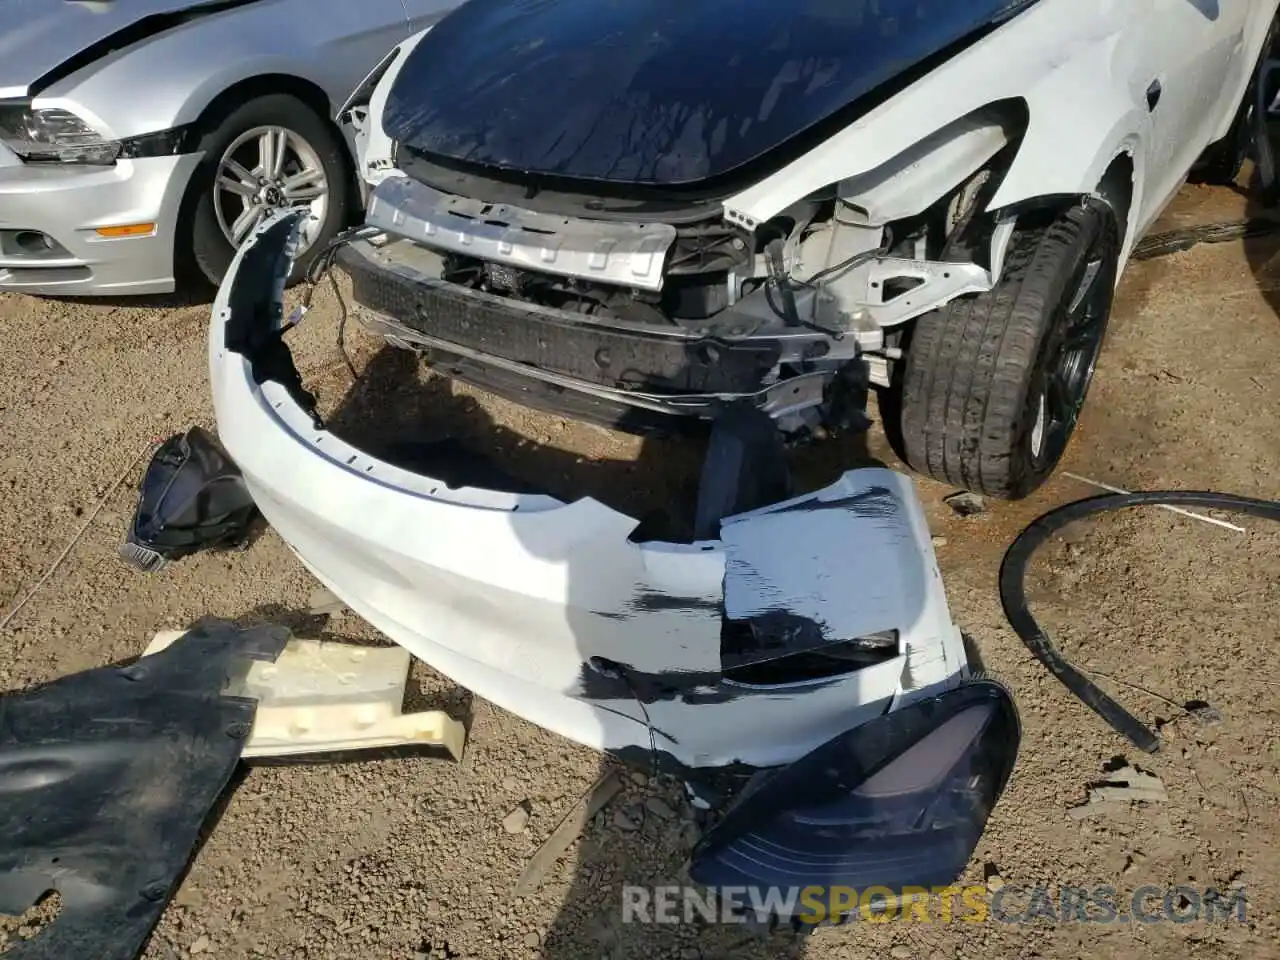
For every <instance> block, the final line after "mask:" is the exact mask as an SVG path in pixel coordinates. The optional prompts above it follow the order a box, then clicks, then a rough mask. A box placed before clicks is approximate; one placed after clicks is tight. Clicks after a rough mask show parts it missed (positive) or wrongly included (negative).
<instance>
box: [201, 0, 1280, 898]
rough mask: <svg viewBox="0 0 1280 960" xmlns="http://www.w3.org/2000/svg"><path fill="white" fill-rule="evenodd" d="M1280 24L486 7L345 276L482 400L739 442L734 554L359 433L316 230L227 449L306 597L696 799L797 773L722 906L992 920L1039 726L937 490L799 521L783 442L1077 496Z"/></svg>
mask: <svg viewBox="0 0 1280 960" xmlns="http://www.w3.org/2000/svg"><path fill="white" fill-rule="evenodd" d="M1275 10H1276V3H1275V2H1274V0H1266V2H1251V3H1245V2H1240V3H1233V4H1229V3H1220V2H1219V0H1138V2H1132V3H1130V2H1120V0H1038V2H1035V0H1024V2H1010V0H964V2H960V3H957V2H955V0H946V2H943V0H917V2H912V3H909V4H908V3H899V2H896V0H880V2H878V3H863V2H852V0H839V2H837V0H801V2H799V3H795V4H790V5H787V4H779V3H776V2H769V3H764V2H759V0H734V2H733V3H728V2H709V0H707V2H696V3H689V2H683V3H670V2H662V0H643V2H641V0H633V2H629V3H607V4H601V3H599V2H596V0H469V2H468V3H467V4H465V5H464V6H462V7H461V8H460V9H459V10H458V11H456V12H454V13H452V14H450V15H449V16H447V17H446V18H444V19H443V20H442V21H441V22H440V23H439V24H438V25H437V26H436V27H435V28H433V29H432V30H431V31H429V32H426V33H423V34H419V35H417V36H415V37H414V38H412V39H411V40H409V41H407V42H406V43H404V44H402V45H401V46H399V47H397V48H396V49H395V50H393V51H392V52H391V54H390V55H389V56H388V57H387V58H386V59H385V60H384V61H383V63H382V64H381V65H380V66H379V68H378V69H377V70H375V71H374V73H373V74H372V75H371V76H370V77H369V78H368V79H367V80H366V81H365V83H364V84H362V85H361V87H360V88H359V89H357V90H356V91H355V93H354V94H353V96H352V98H351V99H350V101H349V102H348V103H347V104H346V106H345V107H344V110H343V115H344V118H345V119H346V120H347V121H348V122H350V123H351V124H352V125H353V127H354V128H355V131H356V135H357V142H358V144H359V148H360V157H361V170H362V175H363V176H365V177H366V179H367V180H368V181H369V183H370V185H371V186H372V188H373V189H372V194H371V202H370V205H369V208H368V223H367V224H366V226H365V227H364V228H361V229H359V230H357V231H353V232H350V233H347V234H345V235H343V236H341V237H339V238H338V239H337V240H336V241H334V242H333V243H332V244H330V245H329V247H327V248H326V250H325V251H324V253H323V254H322V255H321V256H320V258H319V259H318V260H317V261H316V263H317V265H318V267H317V271H323V270H324V269H326V268H327V267H328V266H330V265H331V264H333V263H337V264H338V265H339V266H340V267H341V269H343V270H345V271H346V272H347V273H349V274H350V276H351V278H352V281H353V285H354V290H355V294H356V298H357V300H358V301H359V303H360V305H361V310H359V311H358V312H357V315H358V316H359V317H361V318H362V319H364V320H366V321H367V322H369V323H370V324H372V325H373V327H374V328H375V329H377V330H378V331H380V332H381V333H382V334H383V335H385V336H386V338H387V339H388V341H389V342H390V343H391V344H393V345H394V346H397V347H404V348H408V349H412V350H414V351H417V352H420V353H421V354H422V355H423V357H424V358H425V359H427V360H428V361H429V362H431V363H433V364H434V365H435V366H436V368H437V369H440V370H441V371H442V372H444V373H446V374H447V375H450V376H456V377H460V378H463V379H467V380H471V381H473V382H475V383H477V384H479V385H481V386H483V387H486V388H488V389H491V390H493V391H495V392H497V393H500V394H507V395H508V396H513V397H516V398H518V399H519V400H521V401H522V402H525V403H530V404H534V405H539V406H547V407H550V408H552V409H555V410H559V411H561V412H565V413H568V414H570V415H574V416H581V417H590V418H595V419H601V420H604V421H606V422H608V423H611V424H614V425H620V426H623V427H626V428H631V429H637V430H645V429H652V428H657V429H668V428H671V427H672V426H679V425H682V424H694V423H704V424H705V423H706V422H708V421H709V422H710V424H711V429H710V440H709V444H708V451H707V458H706V465H705V468H704V473H703V477H702V485H701V488H700V490H699V493H698V503H697V510H696V514H697V516H696V521H695V523H694V529H693V530H692V531H691V532H690V535H689V536H688V537H685V538H683V539H678V540H657V539H653V538H652V537H650V536H647V535H645V533H644V531H643V530H642V528H641V525H640V524H639V522H638V521H637V520H636V519H634V518H631V517H628V516H626V515H624V514H622V513H620V512H619V511H617V510H614V509H612V508H610V507H608V506H606V505H604V504H602V503H600V502H597V501H596V500H594V499H590V498H582V499H577V500H574V501H572V502H566V501H564V500H562V499H557V498H555V497H553V496H550V495H548V494H545V493H541V492H537V491H530V490H528V489H514V488H513V489H504V488H499V487H500V485H499V486H495V485H494V484H492V483H485V482H479V481H477V482H475V483H470V482H463V483H457V482H456V481H455V482H454V484H453V485H450V484H449V483H446V482H445V480H444V479H443V478H444V477H445V476H446V475H447V472H446V471H444V470H442V469H441V470H437V469H434V468H432V467H431V466H430V461H431V455H430V451H424V456H423V457H422V458H418V460H417V461H416V462H415V464H414V466H413V467H412V468H410V467H408V466H406V465H404V464H403V463H393V462H391V461H390V459H389V458H383V457H380V456H379V455H378V452H377V451H376V450H373V449H369V448H367V447H366V446H365V445H362V443H361V442H360V440H359V438H358V437H352V436H346V435H343V436H340V435H338V434H337V433H335V432H334V431H333V430H330V429H329V426H328V424H326V422H325V421H324V419H323V418H322V417H321V416H320V414H319V412H318V405H317V402H316V398H315V397H314V396H313V395H312V394H311V393H310V392H309V391H308V389H307V387H306V385H305V384H304V383H303V382H302V379H301V377H300V376H299V373H298V370H297V368H296V367H295V365H294V363H293V359H292V356H291V354H290V351H289V347H288V339H287V332H288V330H289V328H290V326H291V323H292V321H286V319H285V317H284V308H283V289H284V285H285V278H286V277H287V276H288V275H289V273H290V269H291V265H292V260H293V256H294V254H295V252H296V249H297V244H298V223H297V217H296V215H289V214H282V215H279V216H276V217H274V218H273V219H271V220H270V221H269V222H266V223H264V224H263V225H261V226H260V227H258V228H257V229H256V230H255V232H254V234H253V236H252V237H251V238H250V240H249V241H248V242H247V243H246V245H245V246H244V247H243V248H242V249H241V250H240V251H239V253H238V254H237V256H236V258H235V260H234V262H233V263H232V265H231V268H230V269H229V271H228V273H227V275H226V278H225V280H224V281H223V284H222V286H221V289H220V291H219V295H218V299H217V301H216V303H215V306H214V317H213V324H212V328H211V332H210V343H209V360H210V372H211V378H212V386H213V397H214V403H215V407H216V412H217V419H218V432H219V436H220V438H221V441H222V442H223V444H224V445H225V446H226V448H227V451H228V452H229V453H230V455H231V457H232V458H233V459H234V460H235V462H236V463H237V464H238V466H239V467H240V469H241V470H242V471H243V475H244V479H245V483H246V484H247V486H248V489H249V490H250V491H251V493H252V496H253V499H254V501H255V502H256V503H257V505H258V507H259V508H260V509H261V511H262V513H263V514H264V515H265V516H266V518H267V519H268V520H269V521H270V522H271V524H272V525H273V526H274V528H275V529H276V530H277V531H278V532H279V534H280V535H281V536H282V537H283V538H284V539H285V540H286V541H287V542H288V543H289V545H290V546H291V547H292V548H293V550H294V551H295V552H296V553H297V555H298V556H299V557H300V558H301V560H302V562H303V563H304V564H306V566H307V567H308V568H309V569H310V570H311V571H312V572H313V573H314V574H315V575H316V576H317V577H318V578H319V579H320V580H321V581H322V582H323V583H324V584H326V585H327V586H328V587H329V588H330V589H331V590H332V591H333V592H334V593H335V594H336V595H337V596H338V597H339V598H341V599H342V600H343V601H344V602H345V603H346V604H348V605H349V606H350V607H351V608H352V609H353V610H354V611H355V612H356V613H358V614H359V615H361V616H362V617H364V618H365V619H366V620H368V621H369V622H370V623H371V624H373V625H374V626H375V627H377V628H378V629H379V630H381V631H382V632H384V633H385V634H386V635H387V636H388V637H390V638H391V639H393V640H394V641H396V642H397V643H400V644H402V645H403V646H405V647H407V648H408V649H409V650H410V651H411V652H412V653H413V654H415V655H416V656H418V657H420V658H421V659H423V660H425V661H426V662H428V663H429V664H431V665H432V666H433V667H435V668H437V669H438V670H440V671H441V672H443V673H445V674H447V675H448V676H449V677H451V678H452V679H453V680H454V681H456V682H458V683H460V684H462V685H464V686H466V687H468V688H470V689H472V690H474V691H475V692H476V693H478V694H479V695H481V696H483V697H485V698H486V699H489V700H491V701H492V702H494V703H496V704H498V705H499V706H502V707H504V708H506V709H509V710H511V711H513V712H514V713H517V714H519V715H521V716H523V717H525V718H527V719H529V720H531V721H533V722H535V723H537V724H540V725H542V726H544V727H546V728H548V729H550V730H553V731H555V732H557V733H560V734H562V735H564V736H566V737H569V738H572V739H574V740H576V741H578V742H580V743H583V744H587V745H590V746H593V747H595V748H597V749H601V750H604V751H607V752H609V753H611V754H614V755H616V756H619V757H622V758H624V759H627V760H630V761H632V762H636V763H642V764H646V765H647V764H653V765H654V766H655V767H657V768H658V769H661V770H666V771H669V772H671V773H675V774H677V775H679V776H681V777H683V778H685V779H686V781H687V782H689V783H691V784H706V783H708V782H710V781H712V780H714V779H716V776H715V775H718V774H721V773H725V772H744V773H748V774H754V773H759V772H761V771H763V772H764V773H765V776H764V778H763V779H758V780H757V781H756V783H755V785H754V787H753V789H752V790H751V791H750V792H749V795H747V796H746V799H744V800H743V801H742V802H741V803H739V804H738V805H737V806H736V807H735V808H734V809H733V811H731V812H730V813H729V814H728V815H727V816H726V818H725V819H724V820H723V821H722V822H721V824H720V826H719V827H718V828H717V829H716V830H715V831H712V833H710V834H708V836H707V838H706V839H705V840H704V842H703V844H702V845H701V847H700V848H699V851H698V852H697V855H696V856H695V858H694V875H695V878H697V879H701V880H703V881H705V882H708V883H714V884H715V885H717V886H726V885H727V886H735V885H756V886H770V887H777V886H779V885H782V886H793V887H803V886H805V885H808V884H827V885H832V884H844V885H847V886H854V887H857V888H859V889H861V888H863V887H865V886H866V885H868V884H870V883H874V884H882V885H886V886H889V887H892V888H896V887H898V886H902V885H919V886H926V887H928V886H931V885H939V884H945V883H948V882H951V881H952V880H954V878H955V876H957V875H958V874H959V872H960V871H961V870H962V869H963V867H964V864H965V862H966V861H967V859H968V857H969V856H970V854H971V853H972V851H973V849H974V845H975V844H976V842H977V839H978V837H979V835H980V834H981V831H982V828H983V825H984V824H985V822H986V819H987V816H988V815H989V813H990V811H991V808H992V806H993V805H994V803H995V801H996V798H997V797H998V796H999V795H1000V792H1001V790H1002V789H1003V787H1004V785H1005V782H1006V781H1007V779H1008V776H1009V774H1010V771H1011V768H1012V765H1013V760H1014V756H1015V755H1016V750H1017V746H1018V740H1019V726H1018V720H1017V714H1016V711H1015V710H1014V708H1013V705H1012V701H1011V700H1010V698H1009V695H1008V694H1007V693H1006V692H1005V691H1004V689H1003V688H1002V687H1001V686H999V685H998V684H996V683H994V682H992V681H989V680H986V679H983V678H981V677H980V676H977V675H975V671H974V670H973V668H972V667H971V666H970V662H969V660H968V659H967V655H966V649H965V644H964V643H963V642H962V639H961V636H960V633H959V631H958V629H957V627H956V625H955V624H954V623H953V622H952V620H951V616H950V613H949V611H948V607H947V602H946V595H945V591H944V589H943V584H942V580H941V576H940V573H939V570H938V566H937V562H936V560H935V558H934V554H933V550H932V546H931V542H930V537H929V532H928V529H927V526H926V523H925V519H924V515H923V512H922V509H921V506H920V503H919V502H918V500H917V499H916V496H915V494H914V491H913V489H912V483H911V481H910V480H909V479H908V478H907V477H905V476H903V475H901V474H897V473H894V472H892V471H889V470H884V469H880V468H861V469H852V470H850V471H849V472H847V473H846V474H845V475H844V476H843V477H842V478H841V479H839V480H838V481H837V482H836V483H834V484H832V485H830V486H828V487H826V488H824V489H821V490H817V491H808V492H806V491H798V490H795V489H793V488H792V487H791V485H790V481H789V478H788V477H787V476H786V471H785V469H783V468H782V464H783V459H782V454H781V450H782V445H783V442H784V439H785V438H787V437H790V436H797V435H799V436H803V435H805V434H807V433H808V434H820V433H822V432H823V430H824V429H830V428H832V427H835V428H840V427H848V426H851V425H852V426H854V427H857V426H859V425H860V423H859V420H860V415H861V411H862V407H863V403H864V400H865V394H866V391H867V390H868V389H869V387H870V386H871V385H879V386H881V387H883V388H885V389H886V390H887V391H888V393H887V395H886V397H885V400H886V401H889V406H890V408H891V407H892V403H893V402H894V401H895V398H896V403H897V405H898V408H899V417H900V419H899V421H898V422H897V426H898V427H899V428H900V431H901V433H902V435H903V442H904V444H905V447H906V451H907V454H908V460H909V462H910V463H911V464H912V465H913V466H915V467H917V468H918V469H920V470H922V471H925V472H928V473H930V474H932V475H934V476H936V477H938V478H940V479H945V480H947V481H949V482H951V483H954V484H957V485H961V486H965V487H968V488H971V489H974V490H980V491H983V492H986V493H990V494H995V495H999V496H1007V497H1018V496H1023V495H1025V494H1026V493H1028V492H1029V491H1031V490H1032V489H1034V488H1035V487H1036V486H1037V485H1038V484H1039V483H1041V482H1042V481H1043V480H1044V478H1045V477H1046V476H1047V475H1048V474H1049V472H1050V471H1051V470H1052V469H1053V467H1054V465H1055V464H1056V462H1057V461H1058V459H1059V458H1060V456H1061V454H1062V451H1063V449H1064V447H1065V445H1066V443H1067V440H1068V438H1069V436H1070V433H1071V430H1072V427H1073V426H1074V423H1075V420H1076V417H1077V415H1078V413H1079V409H1080V405H1081V403H1082V402H1083V399H1084V395H1085V391H1086V389H1087V386H1088V383H1089V379H1090V377H1091V374H1092V371H1093V366H1094V362H1095V360H1096V357H1097V354H1098V351H1099V349H1100V346H1101V343H1102V337H1103V332H1104V330H1105V326H1106V321H1107V316H1108V312H1109V309H1110V304H1111V298H1112V292H1113V290H1114V286H1115V283H1116V280H1117V277H1118V274H1119V271H1120V269H1121V267H1122V266H1123V264H1124V263H1125V262H1126V259H1127V256H1128V253H1129V251H1131V250H1132V248H1133V245H1134V242H1135V240H1136V238H1137V237H1139V236H1140V235H1141V234H1142V232H1143V231H1144V230H1145V229H1146V228H1147V227H1148V226H1149V225H1150V223H1151V222H1152V221H1153V220H1154V219H1155V217H1156V216H1157V214H1158V213H1159V211H1160V209H1161V208H1162V207H1163V205H1164V204H1165V203H1166V202H1167V201H1168V200H1169V198H1170V197H1172V195H1173V194H1174V192H1175V191H1176V190H1177V188H1178V186H1179V184H1180V183H1181V182H1182V180H1183V179H1184V178H1185V176H1186V175H1187V173H1188V171H1189V170H1191V168H1192V167H1193V166H1195V165H1197V164H1199V165H1200V169H1201V175H1203V176H1205V177H1213V178H1218V177H1229V176H1230V175H1232V174H1234V172H1235V171H1236V169H1237V168H1238V167H1239V165H1240V163H1241V156H1242V154H1243V151H1244V148H1245V146H1246V145H1247V144H1248V141H1249V137H1248V131H1249V128H1250V124H1251V112H1250V111H1249V110H1248V109H1241V104H1242V103H1246V102H1247V103H1252V102H1253V98H1254V97H1255V95H1257V96H1259V97H1260V96H1261V94H1260V93H1259V91H1260V90H1261V86H1260V85H1259V84H1257V83H1255V78H1256V77H1258V76H1260V75H1261V74H1262V72H1263V71H1262V70H1261V62H1262V59H1263V51H1264V47H1266V46H1267V43H1268V38H1269V36H1270V29H1271V24H1272V21H1273V19H1274V14H1275ZM311 273H312V275H311V276H310V278H309V279H311V280H312V281H313V282H314V281H315V280H316V279H317V278H318V272H316V271H313V272H311Z"/></svg>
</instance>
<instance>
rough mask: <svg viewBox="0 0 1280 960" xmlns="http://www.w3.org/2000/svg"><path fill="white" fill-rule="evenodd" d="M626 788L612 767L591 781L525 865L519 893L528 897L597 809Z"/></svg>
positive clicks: (603, 806) (518, 886)
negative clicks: (589, 785)
mask: <svg viewBox="0 0 1280 960" xmlns="http://www.w3.org/2000/svg"><path fill="white" fill-rule="evenodd" d="M621 790H622V779H621V778H620V777H619V776H618V774H617V772H616V771H613V770H611V771H609V772H608V773H606V774H604V776H602V777H601V778H600V779H599V780H597V781H596V782H595V783H593V784H592V785H591V789H590V790H588V791H587V792H586V794H585V795H584V796H583V797H582V799H580V800H579V801H578V802H577V803H575V804H574V805H573V808H572V809H571V810H570V811H569V812H568V813H567V814H566V815H565V818H564V819H563V820H561V821H560V823H559V824H558V825H557V826H556V828H555V830H554V831H552V833H551V836H549V837H547V839H546V840H545V841H543V844H542V846H540V847H539V848H538V852H537V853H535V854H534V855H533V859H532V860H530V861H529V863H528V864H527V865H526V866H525V868H524V872H523V873H522V874H520V879H519V880H518V881H516V896H517V897H527V896H529V895H530V894H531V893H533V892H534V891H535V890H537V889H538V887H539V886H540V885H541V883H542V881H543V879H544V878H545V877H546V875H547V872H548V871H549V870H550V869H551V868H552V867H553V866H554V865H555V862H556V861H557V860H559V859H560V858H561V857H562V856H563V855H564V853H565V851H566V850H568V849H569V847H570V846H572V845H573V841H574V840H576V839H577V838H578V834H580V833H581V832H582V829H583V828H584V827H585V826H586V825H587V823H588V822H589V821H590V820H591V818H592V817H594V816H595V815H596V814H597V813H599V812H600V811H601V810H603V809H604V808H605V805H606V804H608V802H609V801H610V800H612V799H613V798H614V797H616V796H617V795H618V793H619V792H620V791H621Z"/></svg>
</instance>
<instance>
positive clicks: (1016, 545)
mask: <svg viewBox="0 0 1280 960" xmlns="http://www.w3.org/2000/svg"><path fill="white" fill-rule="evenodd" d="M1162 503H1167V504H1171V505H1177V506H1187V507H1208V508H1212V509H1217V510H1231V511H1234V512H1237V513H1245V514H1249V515H1250V516H1254V517H1261V518H1263V519H1265V520H1280V500H1256V499H1254V498H1252V497H1239V496H1235V495H1234V494H1229V493H1212V492H1209V491H1206V490H1153V491H1150V492H1142V493H1122V494H1105V495H1103V496H1100V497H1088V498H1086V499H1084V500H1077V501H1076V502H1074V503H1068V504H1064V505H1063V506H1061V507H1058V508H1057V509H1055V510H1051V511H1049V512H1048V513H1046V514H1044V515H1043V516H1042V517H1040V518H1038V519H1037V520H1035V521H1034V522H1032V524H1031V525H1030V526H1029V527H1027V528H1026V529H1025V530H1023V531H1022V533H1020V534H1019V535H1018V537H1017V539H1016V540H1014V541H1013V543H1012V544H1010V546H1009V549H1008V550H1007V551H1006V552H1005V555H1004V562H1003V563H1002V564H1001V565H1000V602H1001V603H1002V604H1003V605H1004V615H1005V616H1006V617H1007V618H1008V620H1009V625H1010V626H1011V627H1013V629H1014V632H1015V633H1017V635H1018V636H1019V637H1020V638H1021V639H1022V642H1023V643H1024V644H1026V646H1027V649H1028V650H1030V651H1031V653H1032V654H1033V655H1034V656H1035V658H1036V659H1037V660H1039V661H1040V662H1041V663H1043V664H1044V665H1045V667H1046V668H1048V670H1049V672H1050V673H1052V674H1053V675H1054V676H1055V677H1057V678H1058V679H1059V680H1061V681H1062V683H1063V686H1065V687H1066V688H1067V689H1068V690H1070V691H1071V692H1072V693H1074V694H1075V695H1076V697H1078V698H1079V699H1080V700H1081V701H1082V702H1083V703H1084V704H1085V705H1086V706H1088V707H1089V709H1091V710H1092V711H1093V712H1094V713H1096V714H1098V716H1100V717H1102V719H1103V720H1105V721H1107V723H1108V724H1110V725H1111V728H1112V729H1113V730H1115V731H1116V732H1117V733H1119V734H1121V735H1122V736H1124V737H1126V738H1127V739H1128V740H1129V741H1130V742H1132V743H1133V745H1134V746H1136V747H1138V748H1139V749H1141V750H1145V751H1146V752H1147V753H1155V752H1156V750H1158V749H1159V747H1160V740H1159V738H1158V737H1157V736H1156V734H1155V733H1154V732H1153V731H1152V730H1151V729H1150V728H1148V727H1147V726H1146V725H1145V724H1143V723H1142V722H1141V721H1140V720H1138V719H1137V717H1135V716H1134V715H1133V714H1131V713H1130V712H1129V711H1128V710H1126V709H1125V708H1124V707H1122V706H1120V704H1118V703H1116V702H1115V701H1114V700H1112V699H1111V698H1110V697H1109V696H1107V695H1106V694H1105V693H1103V692H1102V690H1100V689H1099V688H1098V686H1097V685H1096V684H1095V683H1094V682H1093V681H1092V680H1090V679H1089V678H1088V677H1086V676H1085V675H1084V674H1082V673H1081V672H1080V671H1079V670H1077V669H1076V668H1075V667H1073V666H1072V665H1071V664H1070V663H1069V662H1068V661H1067V660H1066V658H1064V657H1063V656H1062V654H1061V653H1059V652H1058V650H1057V648H1055V647H1054V646H1053V644H1052V643H1051V642H1050V641H1049V637H1048V635H1047V634H1046V633H1045V632H1044V631H1043V630H1042V629H1041V628H1040V624H1038V623H1036V619H1035V617H1033V616H1032V615H1031V610H1030V609H1029V608H1028V606H1027V590H1026V577H1027V568H1028V566H1029V565H1030V563H1031V557H1032V555H1033V554H1034V553H1035V552H1036V549H1037V548H1038V547H1039V546H1040V545H1041V544H1043V543H1044V542H1045V541H1046V540H1048V539H1049V538H1050V537H1051V536H1053V534H1055V533H1056V532H1057V531H1059V530H1061V529H1062V528H1063V527H1065V526H1066V525H1067V524H1069V523H1072V522H1073V521H1076V520H1080V519H1083V518H1084V517H1090V516H1093V515H1094V514H1097V513H1107V512H1108V511H1111V510H1122V509H1124V508H1125V507H1140V506H1155V505H1158V504H1162Z"/></svg>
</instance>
